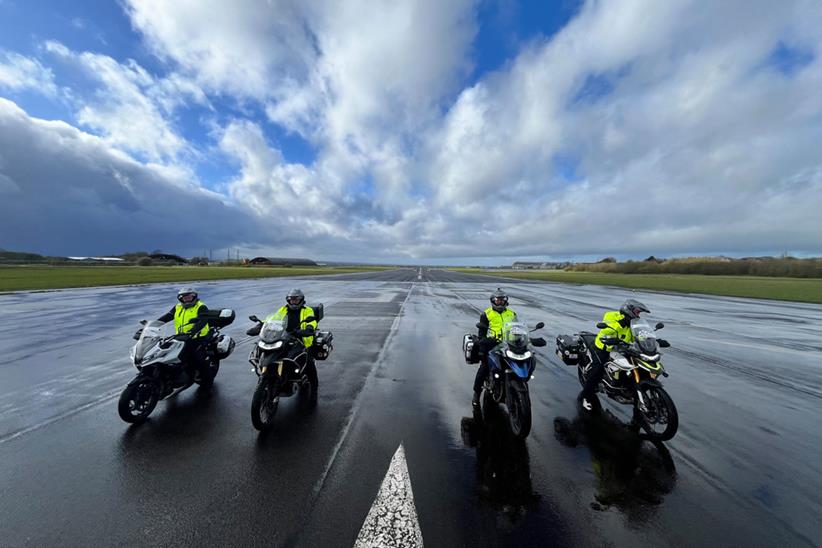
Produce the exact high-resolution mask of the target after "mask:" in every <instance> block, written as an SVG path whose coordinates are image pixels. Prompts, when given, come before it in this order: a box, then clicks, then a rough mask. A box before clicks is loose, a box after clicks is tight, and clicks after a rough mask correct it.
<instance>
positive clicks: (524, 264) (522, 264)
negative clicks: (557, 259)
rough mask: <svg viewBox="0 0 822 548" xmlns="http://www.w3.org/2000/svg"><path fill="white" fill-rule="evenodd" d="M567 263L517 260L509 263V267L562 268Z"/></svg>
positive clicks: (523, 268) (528, 268)
mask: <svg viewBox="0 0 822 548" xmlns="http://www.w3.org/2000/svg"><path fill="white" fill-rule="evenodd" d="M567 265H568V263H549V262H541V263H538V262H528V261H517V262H515V263H514V264H512V265H511V268H512V269H514V270H556V269H558V268H564V267H565V266H567Z"/></svg>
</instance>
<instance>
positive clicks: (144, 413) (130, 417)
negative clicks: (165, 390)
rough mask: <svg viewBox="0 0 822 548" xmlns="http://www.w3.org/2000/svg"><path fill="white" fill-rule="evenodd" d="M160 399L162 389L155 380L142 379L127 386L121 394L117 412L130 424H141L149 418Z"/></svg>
mask: <svg viewBox="0 0 822 548" xmlns="http://www.w3.org/2000/svg"><path fill="white" fill-rule="evenodd" d="M159 399H160V387H159V386H158V385H157V381H155V380H154V379H148V378H146V379H140V380H139V381H137V382H133V383H130V384H129V385H128V386H126V388H125V390H123V393H122V394H120V401H119V402H118V403H117V412H118V413H119V414H120V418H121V419H123V420H124V421H126V422H128V423H132V424H135V423H140V422H143V421H144V420H146V419H147V418H148V416H149V415H150V414H151V412H152V411H154V407H155V406H156V405H157V401H158V400H159Z"/></svg>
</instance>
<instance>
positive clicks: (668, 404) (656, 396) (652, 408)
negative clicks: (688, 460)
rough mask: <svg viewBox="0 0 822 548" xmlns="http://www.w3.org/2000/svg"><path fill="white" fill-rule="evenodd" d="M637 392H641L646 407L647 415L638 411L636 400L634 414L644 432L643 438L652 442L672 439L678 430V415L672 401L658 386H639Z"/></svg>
mask: <svg viewBox="0 0 822 548" xmlns="http://www.w3.org/2000/svg"><path fill="white" fill-rule="evenodd" d="M639 390H641V391H642V395H643V398H644V399H645V402H646V405H647V406H648V413H643V412H642V411H640V410H639V407H638V404H639V401H638V399H637V402H636V403H635V404H634V414H635V416H636V417H638V418H639V425H640V427H641V428H642V429H643V430H644V431H645V437H646V438H647V439H649V440H652V441H668V440H669V439H671V438H673V437H674V435H676V431H677V429H678V428H679V413H678V412H677V410H676V405H674V400H672V399H671V396H669V395H668V393H667V392H666V391H665V389H664V388H662V387H660V386H647V385H646V386H640V387H639ZM660 426H662V429H661V430H660V428H659V427H660Z"/></svg>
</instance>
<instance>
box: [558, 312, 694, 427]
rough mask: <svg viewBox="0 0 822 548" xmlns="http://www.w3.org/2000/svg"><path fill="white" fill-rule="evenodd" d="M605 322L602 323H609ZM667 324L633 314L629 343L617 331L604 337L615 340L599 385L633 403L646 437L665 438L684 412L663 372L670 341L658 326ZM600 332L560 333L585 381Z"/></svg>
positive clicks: (562, 347) (561, 345) (567, 358)
mask: <svg viewBox="0 0 822 548" xmlns="http://www.w3.org/2000/svg"><path fill="white" fill-rule="evenodd" d="M607 327H608V325H607V324H605V323H603V322H600V323H598V324H597V328H599V329H606V328H607ZM663 327H665V325H664V324H663V323H662V322H659V323H657V324H656V326H655V327H654V328H653V329H652V328H651V326H650V325H649V324H648V322H647V321H645V320H644V319H641V318H635V319H633V320H631V325H630V328H631V333H632V334H633V338H634V341H633V342H631V343H626V342H625V341H622V340H620V339H618V338H617V337H602V342H603V343H604V344H605V345H606V346H611V347H612V350H611V359H610V360H609V361H608V362H607V363H606V364H605V375H604V376H603V379H602V382H601V383H600V384H599V386H598V387H597V391H598V392H604V393H605V395H607V396H608V397H609V398H610V399H612V400H614V401H616V402H617V403H620V404H624V405H632V406H633V408H634V420H635V422H636V423H637V424H638V425H639V427H641V428H642V429H643V430H644V431H645V433H646V435H647V438H648V439H650V440H656V441H666V440H669V439H671V438H673V437H674V435H675V434H676V431H677V429H678V427H679V414H678V413H677V410H676V406H675V405H674V401H673V400H672V399H671V396H669V395H668V392H666V391H665V389H664V388H663V387H662V383H661V382H660V377H667V376H668V372H667V371H665V368H664V367H663V366H662V361H661V357H662V356H661V354H660V350H659V349H660V348H668V347H670V346H671V345H670V343H669V342H668V341H666V340H664V339H658V338H657V337H656V334H655V331H658V330H660V329H662V328H663ZM595 339H596V335H595V334H593V333H589V332H587V331H582V332H580V333H577V334H574V335H573V336H569V335H559V336H558V337H557V348H556V352H557V356H559V358H560V359H561V360H562V361H563V362H564V363H565V364H566V365H571V366H576V368H577V376H578V378H579V382H580V384H581V385H582V386H585V381H586V380H587V378H588V374H589V373H590V371H591V367H592V363H593V359H592V358H591V352H593V350H591V349H593V348H595V346H594V340H595Z"/></svg>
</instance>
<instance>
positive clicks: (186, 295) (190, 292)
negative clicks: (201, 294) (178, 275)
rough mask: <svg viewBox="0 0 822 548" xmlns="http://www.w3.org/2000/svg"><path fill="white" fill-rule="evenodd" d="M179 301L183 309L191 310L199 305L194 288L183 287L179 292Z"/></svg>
mask: <svg viewBox="0 0 822 548" xmlns="http://www.w3.org/2000/svg"><path fill="white" fill-rule="evenodd" d="M177 300H178V301H180V304H182V305H183V308H191V307H192V306H194V305H195V304H197V291H195V290H194V288H193V287H183V288H181V289H180V291H178V292H177Z"/></svg>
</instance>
